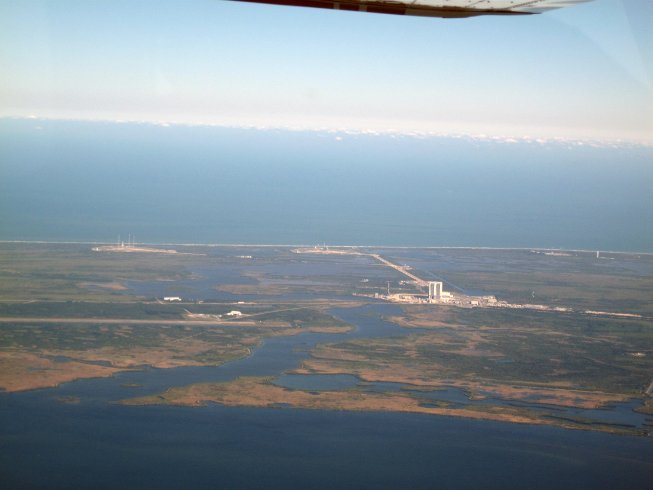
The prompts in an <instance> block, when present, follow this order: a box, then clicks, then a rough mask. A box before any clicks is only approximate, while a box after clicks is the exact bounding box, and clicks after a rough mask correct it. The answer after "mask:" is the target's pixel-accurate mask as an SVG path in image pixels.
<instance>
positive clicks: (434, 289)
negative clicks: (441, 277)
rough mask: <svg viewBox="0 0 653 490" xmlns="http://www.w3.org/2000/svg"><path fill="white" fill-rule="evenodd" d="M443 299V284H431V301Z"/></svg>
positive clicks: (432, 282)
mask: <svg viewBox="0 0 653 490" xmlns="http://www.w3.org/2000/svg"><path fill="white" fill-rule="evenodd" d="M441 298H442V283H441V282H439V281H438V282H434V281H431V282H429V301H433V300H440V299H441Z"/></svg>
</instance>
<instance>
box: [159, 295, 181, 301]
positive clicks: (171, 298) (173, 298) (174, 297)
mask: <svg viewBox="0 0 653 490" xmlns="http://www.w3.org/2000/svg"><path fill="white" fill-rule="evenodd" d="M163 301H169V302H172V301H181V298H180V297H179V296H166V297H165V298H163Z"/></svg>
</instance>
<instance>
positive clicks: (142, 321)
mask: <svg viewBox="0 0 653 490" xmlns="http://www.w3.org/2000/svg"><path fill="white" fill-rule="evenodd" d="M304 308H307V307H306V306H297V307H293V308H281V309H277V310H268V311H262V312H259V313H252V314H251V315H242V316H239V317H230V318H221V319H210V320H188V319H181V318H180V319H179V320H163V319H161V320H154V319H149V318H147V319H146V318H137V319H135V318H63V317H25V316H22V317H21V316H16V317H0V323H75V324H81V323H84V324H88V323H103V324H130V325H225V324H232V325H238V324H245V325H248V324H249V323H250V322H249V321H248V320H249V319H250V318H254V317H258V316H262V315H269V314H271V313H279V312H282V311H293V310H302V309H304Z"/></svg>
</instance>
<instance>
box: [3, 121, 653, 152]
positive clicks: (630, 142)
mask: <svg viewBox="0 0 653 490" xmlns="http://www.w3.org/2000/svg"><path fill="white" fill-rule="evenodd" d="M2 120H19V121H54V122H80V123H95V124H98V123H111V124H137V125H151V126H157V127H162V128H167V127H172V126H180V127H188V128H193V127H199V128H224V129H243V130H256V131H288V132H308V133H329V134H334V135H340V134H342V135H348V136H358V135H365V136H402V137H412V138H416V139H427V138H457V139H472V140H476V141H488V142H495V143H503V144H514V143H537V144H547V143H559V144H560V143H562V144H571V145H576V146H584V145H587V146H594V147H612V148H619V147H640V148H653V141H645V140H641V139H635V138H632V139H630V138H619V137H615V138H600V137H589V136H586V137H581V136H532V135H530V134H522V135H515V134H507V133H503V134H499V133H497V134H489V132H486V131H480V130H479V131H472V130H470V131H444V130H435V129H430V130H429V129H395V128H362V127H347V126H342V125H341V126H338V125H315V126H307V125H306V126H302V125H299V124H263V123H244V122H243V123H227V122H187V121H177V120H155V119H136V118H126V119H123V118H82V117H51V116H39V115H27V116H21V115H0V121H2Z"/></svg>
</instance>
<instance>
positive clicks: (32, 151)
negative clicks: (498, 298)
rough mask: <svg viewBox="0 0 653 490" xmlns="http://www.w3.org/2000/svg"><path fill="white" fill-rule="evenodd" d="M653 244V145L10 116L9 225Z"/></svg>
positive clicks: (89, 235)
mask: <svg viewBox="0 0 653 490" xmlns="http://www.w3.org/2000/svg"><path fill="white" fill-rule="evenodd" d="M128 233H131V234H134V235H135V236H136V239H137V240H138V241H141V242H150V243H163V242H176V243H275V244H279V243H286V244H287V243H291V244H297V243H302V244H314V243H322V242H327V243H329V244H380V245H415V246H491V247H561V248H584V249H591V250H594V249H602V250H631V251H653V149H650V148H648V149H645V148H595V147H591V146H587V145H585V146H570V145H568V144H563V143H548V144H538V143H512V144H508V143H496V142H489V141H486V142H479V141H473V140H469V139H454V138H428V139H419V138H414V137H397V138H392V137H389V136H373V135H344V134H340V135H335V134H328V133H307V132H292V131H257V130H243V129H218V128H206V127H202V128H200V127H198V128H189V127H160V126H153V125H145V124H142V125H138V124H111V123H82V122H55V121H38V120H23V121H18V120H0V239H2V240H54V241H76V240H79V241H106V242H114V241H116V240H117V238H118V235H121V236H122V238H123V239H126V238H127V234H128Z"/></svg>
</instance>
